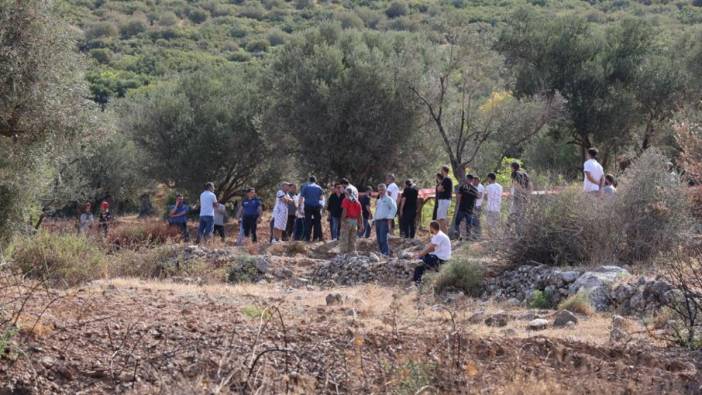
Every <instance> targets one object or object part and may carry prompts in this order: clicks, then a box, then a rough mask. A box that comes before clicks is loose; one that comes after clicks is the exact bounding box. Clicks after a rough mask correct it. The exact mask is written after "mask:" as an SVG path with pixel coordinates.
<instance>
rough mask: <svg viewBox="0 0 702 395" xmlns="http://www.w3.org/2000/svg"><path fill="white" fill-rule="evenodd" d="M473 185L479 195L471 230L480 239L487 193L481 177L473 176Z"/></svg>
mask: <svg viewBox="0 0 702 395" xmlns="http://www.w3.org/2000/svg"><path fill="white" fill-rule="evenodd" d="M473 186H474V187H475V189H476V191H477V192H478V197H477V199H476V200H475V208H474V209H473V222H472V223H471V231H472V232H473V236H474V237H475V239H480V235H481V229H480V215H481V214H482V212H483V196H484V195H485V186H483V184H482V183H481V182H480V177H478V176H475V177H474V178H473Z"/></svg>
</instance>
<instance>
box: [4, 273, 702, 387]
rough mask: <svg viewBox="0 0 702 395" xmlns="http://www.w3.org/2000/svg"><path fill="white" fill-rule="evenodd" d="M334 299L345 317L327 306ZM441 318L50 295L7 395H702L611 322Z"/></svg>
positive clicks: (260, 294)
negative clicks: (619, 339) (532, 323)
mask: <svg viewBox="0 0 702 395" xmlns="http://www.w3.org/2000/svg"><path fill="white" fill-rule="evenodd" d="M330 293H332V294H333V293H338V294H340V295H342V297H341V300H340V303H338V304H334V305H327V302H326V296H327V295H328V294H330ZM433 303H434V302H433V299H431V298H429V297H428V296H426V295H418V294H417V291H416V290H414V289H405V288H402V287H384V286H378V285H372V284H369V285H361V286H354V287H345V288H335V289H321V288H319V287H315V286H303V287H299V288H290V287H288V286H286V285H285V284H283V283H274V284H251V285H238V286H230V285H205V286H198V285H190V284H179V283H173V282H170V281H141V280H134V279H114V280H104V281H98V282H94V283H92V284H90V285H88V286H85V287H82V288H77V289H70V290H66V291H58V290H43V291H41V292H37V294H36V297H35V298H33V299H32V300H31V301H30V302H29V303H28V304H27V306H25V309H24V311H25V313H24V315H23V316H22V319H21V320H20V322H19V326H20V328H21V330H20V333H19V334H18V337H17V338H16V339H15V340H13V341H15V342H21V344H22V346H21V347H15V348H13V347H11V350H14V351H11V352H10V353H9V354H8V355H6V356H5V357H3V358H2V359H0V394H6V393H17V394H24V393H65V394H69V393H70V394H76V393H86V394H88V393H90V394H93V393H134V394H143V393H174V394H176V393H177V394H181V393H182V394H190V393H231V392H245V393H248V392H256V393H286V392H289V393H400V394H409V393H412V394H414V393H427V394H428V393H481V394H482V393H485V394H488V393H489V394H493V393H498V394H500V393H501V394H518V393H521V394H535V393H574V394H586V393H587V394H590V393H610V394H649V393H650V394H663V393H676V394H677V393H690V394H693V393H700V392H699V391H700V384H701V383H702V375H701V373H700V372H702V370H700V368H702V366H700V361H702V358H700V355H699V354H693V353H690V352H686V351H682V350H672V349H667V348H663V347H661V346H659V345H656V344H655V343H653V342H651V341H650V340H646V339H645V336H644V335H641V336H638V337H635V339H634V340H633V341H632V342H629V343H628V344H627V345H616V346H614V345H611V344H609V341H608V333H609V325H610V321H611V316H610V315H608V314H601V315H594V316H590V317H580V318H581V320H580V323H579V324H578V325H577V326H576V327H574V328H563V329H549V330H547V331H540V332H530V331H527V330H526V323H527V322H528V321H526V320H523V319H519V318H515V319H514V320H512V321H511V322H510V323H509V325H508V326H507V327H503V328H492V327H487V326H485V325H484V324H483V323H471V319H470V318H471V316H472V315H473V314H474V313H475V312H477V311H484V312H485V313H487V314H489V313H491V312H494V311H497V310H506V311H507V312H509V313H510V314H513V315H515V316H519V315H520V314H524V315H527V316H528V315H529V314H527V313H529V312H527V311H525V310H524V309H519V308H513V307H509V306H501V305H495V304H493V303H491V302H480V301H476V300H473V299H461V300H458V301H456V302H455V303H453V304H451V305H436V304H433ZM47 305H48V307H47ZM41 313H43V314H42V318H41V319H40V320H39V321H36V319H34V317H36V316H38V315H39V314H41ZM632 326H633V327H634V329H636V328H635V326H636V324H635V323H633V322H632Z"/></svg>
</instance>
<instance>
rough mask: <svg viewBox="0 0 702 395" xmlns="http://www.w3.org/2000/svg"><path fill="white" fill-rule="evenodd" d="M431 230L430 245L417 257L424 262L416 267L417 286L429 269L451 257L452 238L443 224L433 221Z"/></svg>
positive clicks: (414, 278) (430, 226)
mask: <svg viewBox="0 0 702 395" xmlns="http://www.w3.org/2000/svg"><path fill="white" fill-rule="evenodd" d="M429 231H430V232H431V234H432V236H431V241H430V242H429V245H427V247H426V248H425V249H424V250H423V251H422V252H420V253H419V254H418V255H417V258H419V259H421V260H422V264H421V265H419V266H417V267H416V268H415V269H414V276H413V277H412V281H414V283H415V284H417V286H419V284H421V282H422V276H423V275H424V272H425V271H427V270H428V269H437V268H438V267H439V266H440V265H442V264H444V263H445V262H446V261H448V260H449V259H451V240H450V239H449V237H448V236H447V235H446V233H444V232H442V231H441V225H440V224H439V222H438V221H432V222H431V224H429Z"/></svg>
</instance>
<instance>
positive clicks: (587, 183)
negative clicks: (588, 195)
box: [583, 148, 604, 193]
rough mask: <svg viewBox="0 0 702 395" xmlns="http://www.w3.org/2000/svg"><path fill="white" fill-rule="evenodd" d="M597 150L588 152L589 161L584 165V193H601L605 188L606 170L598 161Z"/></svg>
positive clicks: (593, 149) (591, 149)
mask: <svg viewBox="0 0 702 395" xmlns="http://www.w3.org/2000/svg"><path fill="white" fill-rule="evenodd" d="M597 154H598V151H597V148H590V149H588V150H587V161H585V164H584V165H583V172H584V173H585V179H584V180H583V191H585V192H597V193H599V192H600V191H601V190H602V187H603V186H604V185H603V184H604V169H603V168H602V165H600V163H599V162H598V161H597Z"/></svg>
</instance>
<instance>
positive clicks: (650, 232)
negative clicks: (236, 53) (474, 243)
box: [503, 149, 692, 265]
mask: <svg viewBox="0 0 702 395" xmlns="http://www.w3.org/2000/svg"><path fill="white" fill-rule="evenodd" d="M666 163H667V160H666V158H665V157H664V156H663V155H662V154H660V152H659V151H657V150H655V149H649V150H647V151H646V152H644V153H643V154H642V155H641V156H640V157H639V158H638V159H637V160H636V161H635V162H634V163H633V164H632V165H631V166H630V167H629V168H628V169H627V170H626V172H625V173H624V175H623V176H622V177H620V187H619V189H618V191H617V194H616V195H615V196H603V197H601V198H599V197H596V196H593V195H588V194H585V193H583V192H581V189H580V186H573V187H571V188H568V189H566V190H564V191H562V192H561V193H559V194H557V195H550V196H535V197H532V198H531V199H530V200H529V202H528V203H527V207H526V209H525V214H524V216H523V218H521V220H520V221H519V222H518V223H517V224H515V225H514V228H515V229H516V230H517V232H516V235H513V236H512V238H511V240H508V242H506V243H504V244H503V245H504V246H505V247H506V249H505V250H504V252H506V255H507V259H508V260H509V261H510V262H511V263H513V264H517V265H518V264H523V263H525V262H528V261H535V262H539V263H543V264H548V265H562V264H581V263H592V264H606V263H612V264H621V263H627V264H634V263H637V262H644V261H650V260H652V259H654V258H655V257H656V256H657V255H658V254H659V253H661V252H662V251H669V250H671V249H673V248H675V246H677V245H680V244H681V243H682V242H684V241H685V239H686V237H688V236H689V235H690V232H691V229H692V221H691V220H690V218H691V216H690V204H689V199H688V195H687V194H686V193H685V190H684V187H683V186H682V185H681V184H680V183H679V181H678V180H677V179H675V178H674V177H671V174H670V173H669V172H668V171H667V167H666Z"/></svg>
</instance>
